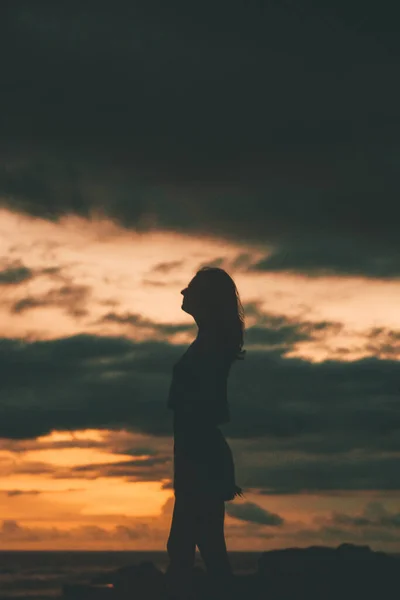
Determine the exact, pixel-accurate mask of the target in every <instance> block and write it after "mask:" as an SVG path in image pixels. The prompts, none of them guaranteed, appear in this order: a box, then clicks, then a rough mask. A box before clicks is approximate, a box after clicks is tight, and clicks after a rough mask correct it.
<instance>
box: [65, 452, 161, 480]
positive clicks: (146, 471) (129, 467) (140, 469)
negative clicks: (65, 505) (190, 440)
mask: <svg viewBox="0 0 400 600" xmlns="http://www.w3.org/2000/svg"><path fill="white" fill-rule="evenodd" d="M171 460H172V457H171V456H153V457H150V458H141V459H137V460H129V461H126V460H125V461H115V462H113V463H104V464H102V463H97V464H87V465H79V466H76V467H72V468H70V469H60V470H58V472H57V473H56V474H55V476H56V477H57V478H68V479H69V478H71V479H72V478H76V477H78V478H85V479H97V478H98V477H126V478H128V481H160V480H162V479H165V478H166V477H168V476H170V474H171V471H172V468H171Z"/></svg>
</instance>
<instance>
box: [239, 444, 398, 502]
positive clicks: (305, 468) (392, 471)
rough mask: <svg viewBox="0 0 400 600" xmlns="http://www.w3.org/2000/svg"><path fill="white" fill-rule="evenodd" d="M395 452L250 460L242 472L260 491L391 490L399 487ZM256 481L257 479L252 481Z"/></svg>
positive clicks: (265, 492) (266, 492)
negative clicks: (271, 461) (391, 454)
mask: <svg viewBox="0 0 400 600" xmlns="http://www.w3.org/2000/svg"><path fill="white" fill-rule="evenodd" d="M398 464H399V461H398V458H397V456H389V457H382V456H380V455H379V453H378V452H377V453H376V454H372V453H367V452H365V453H362V454H361V456H360V457H358V458H357V459H354V458H353V457H352V454H351V453H343V454H341V455H340V454H338V455H330V456H328V457H324V456H322V457H315V458H310V457H305V456H304V455H303V456H302V455H301V454H300V455H297V456H296V458H293V457H289V458H286V459H285V458H284V455H283V457H282V458H281V459H280V460H279V462H276V464H268V463H267V461H263V462H262V463H258V464H256V463H254V464H252V465H250V466H249V469H248V472H247V473H246V474H245V477H246V478H247V480H248V481H249V483H250V482H252V485H251V487H255V488H256V487H260V488H262V493H263V494H266V495H271V494H296V493H299V492H304V493H313V492H318V491H334V490H344V491H356V490H381V491H391V490H398V489H399V488H400V474H399V470H398ZM256 482H257V483H256Z"/></svg>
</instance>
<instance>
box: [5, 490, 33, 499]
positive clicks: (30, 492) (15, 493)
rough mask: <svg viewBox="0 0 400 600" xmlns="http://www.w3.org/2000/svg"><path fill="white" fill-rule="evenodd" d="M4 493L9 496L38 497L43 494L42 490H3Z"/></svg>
mask: <svg viewBox="0 0 400 600" xmlns="http://www.w3.org/2000/svg"><path fill="white" fill-rule="evenodd" d="M2 492H3V493H5V494H7V496H10V497H13V496H25V495H27V496H37V495H38V494H41V491H40V490H2Z"/></svg>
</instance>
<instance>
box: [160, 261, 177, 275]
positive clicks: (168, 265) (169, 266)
mask: <svg viewBox="0 0 400 600" xmlns="http://www.w3.org/2000/svg"><path fill="white" fill-rule="evenodd" d="M183 263H184V261H183V260H170V261H167V262H161V263H158V265H156V266H155V267H154V268H153V272H154V273H162V274H167V275H168V274H169V273H171V271H175V269H179V267H181V266H182V265H183Z"/></svg>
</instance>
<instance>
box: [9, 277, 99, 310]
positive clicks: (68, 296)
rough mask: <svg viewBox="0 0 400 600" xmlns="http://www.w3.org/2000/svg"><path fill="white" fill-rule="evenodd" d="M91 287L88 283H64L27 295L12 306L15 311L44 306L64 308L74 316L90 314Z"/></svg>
mask: <svg viewBox="0 0 400 600" xmlns="http://www.w3.org/2000/svg"><path fill="white" fill-rule="evenodd" d="M90 294H91V288H90V287H89V286H87V285H76V284H71V285H63V286H62V287H60V288H55V289H52V290H49V291H47V292H45V293H44V294H41V295H40V294H39V295H36V296H26V297H25V298H22V299H20V300H18V301H17V302H15V303H14V304H13V306H12V309H11V310H12V312H13V313H18V314H20V313H23V312H26V311H27V310H32V309H34V308H43V307H56V308H63V309H65V311H66V312H67V313H68V314H69V315H71V316H73V317H82V316H84V315H86V314H88V310H87V308H86V306H87V301H88V299H89V297H90Z"/></svg>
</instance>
